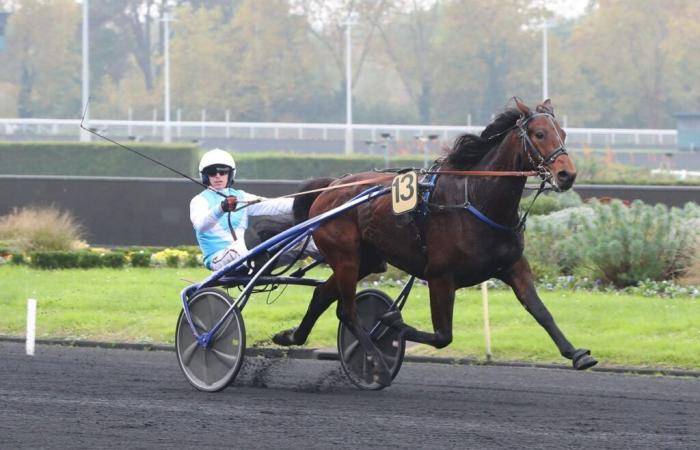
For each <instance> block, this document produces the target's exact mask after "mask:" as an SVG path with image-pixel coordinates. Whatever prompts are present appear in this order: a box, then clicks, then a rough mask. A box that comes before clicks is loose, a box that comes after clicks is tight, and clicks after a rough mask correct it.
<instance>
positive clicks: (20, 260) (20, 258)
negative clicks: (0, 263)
mask: <svg viewBox="0 0 700 450" xmlns="http://www.w3.org/2000/svg"><path fill="white" fill-rule="evenodd" d="M10 262H11V263H12V264H15V265H18V266H20V265H22V264H26V263H27V260H26V259H25V258H24V254H23V253H13V254H12V255H10Z"/></svg>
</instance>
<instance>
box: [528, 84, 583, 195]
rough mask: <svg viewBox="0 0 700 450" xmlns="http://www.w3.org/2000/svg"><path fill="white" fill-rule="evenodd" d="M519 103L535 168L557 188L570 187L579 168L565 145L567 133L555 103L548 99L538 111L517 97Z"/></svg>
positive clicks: (539, 106) (564, 188)
mask: <svg viewBox="0 0 700 450" xmlns="http://www.w3.org/2000/svg"><path fill="white" fill-rule="evenodd" d="M515 104H516V106H517V108H518V110H519V111H520V113H521V116H520V119H519V120H518V121H517V126H518V128H519V129H520V135H521V137H522V139H523V147H524V151H525V154H526V155H527V158H528V160H529V162H530V164H531V165H532V169H534V170H537V171H538V172H540V176H541V177H542V178H543V179H545V180H547V181H549V182H550V183H551V184H552V186H554V188H555V189H556V190H559V191H566V190H568V189H570V188H571V186H573V184H574V180H575V179H576V167H575V166H574V163H573V162H572V161H571V158H569V155H568V154H567V152H566V148H565V147H564V142H565V141H566V132H565V131H564V130H563V129H562V128H561V127H560V126H559V123H558V122H557V119H556V118H555V117H554V108H552V102H550V101H549V99H547V100H545V101H544V102H542V103H541V104H539V105H537V108H535V112H532V111H531V110H530V108H528V107H527V105H525V104H524V103H523V102H521V101H520V100H519V99H517V98H515Z"/></svg>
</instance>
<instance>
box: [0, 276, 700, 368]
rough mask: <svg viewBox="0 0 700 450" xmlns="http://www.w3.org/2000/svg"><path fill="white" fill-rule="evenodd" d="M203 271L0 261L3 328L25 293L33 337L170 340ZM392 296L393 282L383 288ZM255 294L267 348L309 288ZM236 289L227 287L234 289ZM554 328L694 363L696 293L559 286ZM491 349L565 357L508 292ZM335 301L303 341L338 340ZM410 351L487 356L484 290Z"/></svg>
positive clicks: (612, 354) (578, 338) (601, 353)
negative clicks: (187, 291) (184, 296)
mask: <svg viewBox="0 0 700 450" xmlns="http://www.w3.org/2000/svg"><path fill="white" fill-rule="evenodd" d="M207 274H208V272H207V271H205V270H201V269H124V270H110V269H91V270H57V271H41V270H34V269H29V268H27V267H15V266H9V265H4V266H0V334H1V335H9V336H23V335H24V329H25V315H26V300H27V298H35V299H37V301H38V318H37V337H38V338H65V339H89V340H98V341H119V342H148V343H164V344H172V342H173V333H174V329H175V322H176V319H177V316H178V313H179V311H180V290H181V289H182V288H183V287H185V286H186V285H187V284H188V283H187V282H185V281H183V280H182V279H183V278H184V279H187V280H194V281H199V280H201V279H203V278H204V277H205V276H207ZM382 289H384V290H386V291H387V292H389V293H390V294H392V295H396V293H397V292H398V289H399V288H398V287H383V288H382ZM280 291H281V289H280V290H278V291H275V292H273V293H272V294H271V295H270V297H269V299H268V296H267V294H258V295H256V296H255V297H253V299H252V300H251V301H250V302H249V303H248V306H246V308H245V311H244V313H243V317H244V319H245V325H246V330H247V333H248V345H249V346H254V345H263V346H266V345H272V344H271V341H270V337H271V336H272V335H273V334H274V333H275V332H277V331H279V330H281V329H284V328H288V327H291V326H295V325H296V324H297V322H298V321H299V319H301V317H302V315H303V313H304V311H305V310H306V306H307V304H308V299H309V297H310V295H311V288H307V287H294V286H290V287H287V288H286V290H284V292H282V293H281V296H280V297H279V298H278V299H277V301H275V302H274V303H271V304H268V300H274V299H275V298H276V297H277V295H278V294H279V293H280ZM236 292H237V291H235V290H232V291H231V294H233V295H235V293H236ZM542 297H543V299H544V302H545V304H546V305H547V306H548V308H549V309H550V311H551V313H552V315H553V316H554V318H555V319H556V320H557V323H558V324H559V326H560V328H561V329H562V330H563V331H564V333H565V334H566V335H567V337H568V338H569V339H570V340H571V341H572V343H573V344H574V345H576V346H580V347H586V348H590V349H591V350H592V351H593V354H594V355H595V356H596V357H597V358H598V359H599V360H600V361H601V363H602V364H605V365H608V366H610V365H634V366H651V367H666V368H671V367H674V368H686V369H700V300H698V299H689V298H681V299H664V298H646V297H636V296H630V295H615V294H602V293H587V292H572V291H557V292H542ZM490 310H491V325H492V345H493V348H492V351H493V356H494V359H495V360H500V361H503V360H520V361H533V362H534V361H537V362H556V363H564V362H566V361H565V360H564V358H562V357H560V356H559V354H558V352H557V350H556V348H555V346H554V344H553V343H552V341H551V340H550V338H549V336H548V335H547V334H546V333H545V332H544V330H543V329H542V328H540V326H539V325H537V323H536V322H535V321H534V319H532V318H531V317H530V316H529V314H528V313H527V312H526V311H525V309H524V308H522V306H520V304H519V303H518V301H517V300H516V299H515V297H514V296H513V294H512V293H511V292H510V291H505V290H491V291H490ZM404 317H405V319H406V321H407V322H408V323H410V324H412V325H415V326H417V327H418V328H420V329H426V330H431V329H432V326H431V324H430V314H429V306H428V296H427V290H426V289H425V287H423V286H417V287H416V288H414V290H413V292H412V294H411V298H410V299H409V301H408V303H407V305H406V308H405V309H404ZM336 329H337V321H336V319H335V314H334V308H331V309H330V310H329V311H328V312H327V313H326V314H325V315H324V316H323V317H322V318H321V320H320V321H319V323H318V325H317V326H316V328H315V329H314V331H313V332H312V334H311V336H310V339H309V342H308V343H307V346H309V347H332V346H334V345H335V333H336ZM408 351H409V353H411V354H422V355H435V356H450V357H459V356H466V357H483V354H484V336H483V321H482V304H481V292H480V290H478V289H463V290H461V291H459V293H458V296H457V301H456V304H455V317H454V341H453V343H452V344H451V345H450V346H449V347H447V348H446V349H443V350H435V349H433V348H432V347H427V346H422V345H416V346H412V347H411V348H410V349H409V350H408Z"/></svg>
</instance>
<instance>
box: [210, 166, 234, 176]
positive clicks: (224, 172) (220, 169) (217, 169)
mask: <svg viewBox="0 0 700 450" xmlns="http://www.w3.org/2000/svg"><path fill="white" fill-rule="evenodd" d="M204 173H205V174H206V175H209V176H210V177H213V176H214V175H217V174H219V175H228V174H230V173H231V169H229V168H227V167H213V168H211V169H207V170H205V171H204Z"/></svg>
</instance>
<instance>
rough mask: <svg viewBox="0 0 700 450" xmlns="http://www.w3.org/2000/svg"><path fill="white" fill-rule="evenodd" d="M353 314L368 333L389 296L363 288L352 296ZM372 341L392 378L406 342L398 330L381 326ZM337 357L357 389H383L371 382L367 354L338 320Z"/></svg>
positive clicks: (370, 365)
mask: <svg viewBox="0 0 700 450" xmlns="http://www.w3.org/2000/svg"><path fill="white" fill-rule="evenodd" d="M355 301H356V305H357V316H358V318H359V321H360V324H361V326H362V328H364V329H365V330H366V331H367V332H370V331H371V330H372V328H374V326H375V324H377V323H378V322H379V317H381V316H382V314H384V313H386V312H387V311H388V310H389V307H390V306H391V304H392V300H391V298H390V297H389V296H388V295H386V294H385V293H384V292H382V291H378V290H376V289H367V290H365V291H362V292H360V293H358V294H357V297H355ZM372 340H373V342H374V344H375V345H376V346H377V348H378V349H379V351H380V352H381V354H382V356H384V360H385V361H386V364H387V365H388V366H389V371H390V372H391V378H392V379H394V377H396V375H397V374H398V373H399V369H401V363H403V357H404V354H405V352H406V344H405V342H404V341H403V339H400V338H399V333H398V332H397V331H395V330H393V329H391V328H388V327H386V326H385V325H380V326H379V329H378V330H377V331H376V332H375V333H374V334H373V335H372ZM338 356H339V357H340V364H341V365H342V366H343V370H344V371H345V374H346V375H347V376H348V378H349V379H350V381H352V383H353V384H354V385H355V386H357V387H359V388H360V389H366V390H378V389H382V388H384V386H382V385H381V384H379V383H377V382H375V381H374V377H373V374H372V363H371V361H369V360H368V359H367V356H368V355H367V353H365V351H364V349H363V348H362V346H361V345H360V343H359V341H358V340H357V338H355V335H354V334H352V333H351V332H350V330H349V329H348V328H347V327H346V326H345V325H344V324H343V323H342V322H341V323H340V325H339V326H338Z"/></svg>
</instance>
